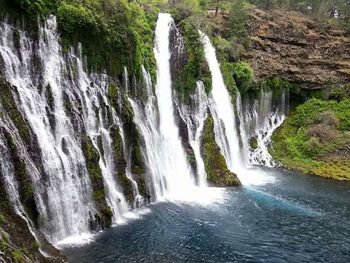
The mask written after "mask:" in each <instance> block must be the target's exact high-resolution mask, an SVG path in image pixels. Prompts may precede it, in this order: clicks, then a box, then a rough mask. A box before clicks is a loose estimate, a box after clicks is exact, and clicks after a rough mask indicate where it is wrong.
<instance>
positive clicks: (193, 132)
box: [178, 81, 208, 186]
mask: <svg viewBox="0 0 350 263" xmlns="http://www.w3.org/2000/svg"><path fill="white" fill-rule="evenodd" d="M190 101H191V103H190V105H187V104H181V103H179V105H178V108H179V113H180V115H181V117H182V119H183V120H184V121H185V122H186V124H187V131H188V137H189V143H190V145H191V148H192V149H193V152H194V157H195V159H196V168H197V169H196V170H197V171H196V172H197V177H198V184H199V186H206V185H207V173H206V171H205V167H204V162H203V159H202V155H201V151H200V147H201V136H202V131H203V127H204V122H205V120H206V118H207V115H208V111H207V108H208V98H207V95H206V93H205V88H204V84H203V82H201V81H198V82H197V88H196V91H195V93H194V94H193V95H191V97H190Z"/></svg>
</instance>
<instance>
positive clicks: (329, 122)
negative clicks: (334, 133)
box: [314, 111, 339, 128]
mask: <svg viewBox="0 0 350 263" xmlns="http://www.w3.org/2000/svg"><path fill="white" fill-rule="evenodd" d="M314 123H315V124H323V125H325V126H328V127H332V128H337V127H338V126H339V120H338V117H337V115H335V113H334V112H333V111H324V112H321V113H320V114H319V115H317V116H316V117H315V119H314Z"/></svg>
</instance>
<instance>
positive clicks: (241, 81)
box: [233, 61, 254, 93]
mask: <svg viewBox="0 0 350 263" xmlns="http://www.w3.org/2000/svg"><path fill="white" fill-rule="evenodd" d="M233 71H234V75H233V77H234V79H235V81H236V84H237V87H238V89H239V90H240V92H241V93H245V92H246V91H248V90H249V88H250V87H251V85H252V83H253V79H254V73H253V69H252V68H251V66H250V65H249V64H248V63H247V62H243V61H239V62H237V63H235V64H234V65H233Z"/></svg>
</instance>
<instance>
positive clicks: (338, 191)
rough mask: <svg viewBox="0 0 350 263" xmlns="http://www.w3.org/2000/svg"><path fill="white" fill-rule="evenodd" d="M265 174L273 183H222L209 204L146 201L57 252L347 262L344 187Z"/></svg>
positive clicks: (348, 209) (85, 256)
mask: <svg viewBox="0 0 350 263" xmlns="http://www.w3.org/2000/svg"><path fill="white" fill-rule="evenodd" d="M269 173H270V174H271V175H272V176H274V178H275V181H274V182H273V183H271V184H265V185H263V186H252V187H243V188H240V189H226V190H224V192H223V196H222V198H221V199H218V200H217V201H215V202H213V203H212V204H206V205H201V204H198V203H193V204H191V203H188V202H187V203H168V202H163V203H158V204H154V205H151V206H150V210H151V212H150V213H147V214H145V215H143V216H142V218H140V219H138V220H132V221H131V222H129V223H128V224H126V225H122V226H118V227H115V228H111V229H109V230H106V231H104V232H102V233H100V234H98V235H97V236H96V238H95V240H94V241H92V242H91V243H89V244H87V245H84V246H82V247H74V248H73V247H72V248H67V249H66V250H65V251H64V252H65V254H66V255H67V256H68V258H69V259H70V260H71V262H77V263H78V262H81V263H83V262H350V237H349V234H350V223H349V218H350V203H349V200H350V185H349V184H346V183H341V182H334V181H329V180H324V179H321V178H316V177H309V176H304V175H296V174H292V173H287V172H282V171H278V170H271V171H270V172H269ZM213 190H214V189H213ZM210 191H212V190H210Z"/></svg>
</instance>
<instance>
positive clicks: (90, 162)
mask: <svg viewBox="0 0 350 263" xmlns="http://www.w3.org/2000/svg"><path fill="white" fill-rule="evenodd" d="M82 150H83V153H84V156H85V161H86V168H87V171H88V173H89V177H90V181H91V186H92V191H93V192H92V197H93V199H94V201H95V204H96V206H97V209H98V211H99V213H100V216H101V217H102V219H103V220H102V222H101V225H100V227H102V228H105V227H109V226H110V225H111V223H112V216H111V215H107V214H106V213H104V211H106V210H107V209H109V207H108V205H107V203H106V195H105V187H104V183H103V176H102V171H101V168H100V166H99V160H100V155H99V154H98V151H97V150H96V149H95V147H94V145H93V143H92V141H91V139H90V137H89V136H88V135H86V134H85V135H83V136H82Z"/></svg>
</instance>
